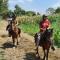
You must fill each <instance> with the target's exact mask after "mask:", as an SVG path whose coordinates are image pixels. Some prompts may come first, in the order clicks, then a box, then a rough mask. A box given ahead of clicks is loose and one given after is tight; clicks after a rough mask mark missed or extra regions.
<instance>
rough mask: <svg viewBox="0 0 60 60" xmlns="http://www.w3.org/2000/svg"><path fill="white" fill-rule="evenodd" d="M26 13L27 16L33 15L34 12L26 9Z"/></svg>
mask: <svg viewBox="0 0 60 60" xmlns="http://www.w3.org/2000/svg"><path fill="white" fill-rule="evenodd" d="M26 15H28V16H35V15H36V13H35V12H33V11H27V12H26Z"/></svg>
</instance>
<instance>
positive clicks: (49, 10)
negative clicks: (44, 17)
mask: <svg viewBox="0 0 60 60" xmlns="http://www.w3.org/2000/svg"><path fill="white" fill-rule="evenodd" d="M46 12H47V14H53V13H54V12H55V9H54V8H48V9H47V10H46Z"/></svg>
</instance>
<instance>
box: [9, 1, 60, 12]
mask: <svg viewBox="0 0 60 60" xmlns="http://www.w3.org/2000/svg"><path fill="white" fill-rule="evenodd" d="M16 4H18V5H19V6H20V7H22V8H23V9H25V10H32V11H36V12H40V13H45V11H46V9H47V8H49V7H53V8H57V7H59V6H60V0H9V2H8V6H9V9H12V10H14V6H15V5H16Z"/></svg>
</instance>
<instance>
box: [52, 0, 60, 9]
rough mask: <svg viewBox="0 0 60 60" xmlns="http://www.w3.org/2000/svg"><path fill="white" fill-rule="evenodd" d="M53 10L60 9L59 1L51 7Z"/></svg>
mask: <svg viewBox="0 0 60 60" xmlns="http://www.w3.org/2000/svg"><path fill="white" fill-rule="evenodd" d="M52 7H53V8H55V9H56V8H57V7H60V0H57V2H56V3H55V4H54V5H53V6H52Z"/></svg>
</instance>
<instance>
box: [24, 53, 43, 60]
mask: <svg viewBox="0 0 60 60" xmlns="http://www.w3.org/2000/svg"><path fill="white" fill-rule="evenodd" d="M24 60H42V59H41V58H40V57H36V54H35V53H33V52H30V53H26V58H24Z"/></svg>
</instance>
